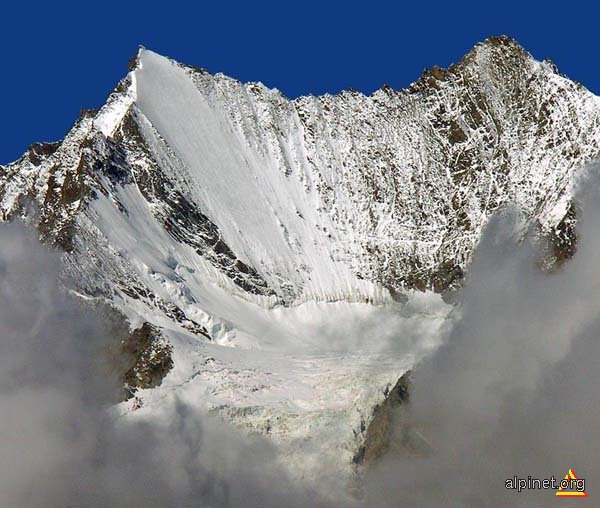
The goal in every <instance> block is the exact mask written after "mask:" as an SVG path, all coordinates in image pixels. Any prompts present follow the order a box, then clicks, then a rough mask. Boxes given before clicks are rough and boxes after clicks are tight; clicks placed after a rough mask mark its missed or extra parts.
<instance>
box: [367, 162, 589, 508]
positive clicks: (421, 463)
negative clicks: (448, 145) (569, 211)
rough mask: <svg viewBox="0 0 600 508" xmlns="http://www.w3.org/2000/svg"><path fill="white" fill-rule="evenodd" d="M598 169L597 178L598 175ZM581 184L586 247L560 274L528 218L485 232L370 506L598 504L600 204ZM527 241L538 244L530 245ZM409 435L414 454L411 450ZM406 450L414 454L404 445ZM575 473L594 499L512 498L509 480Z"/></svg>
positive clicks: (373, 474) (581, 241)
mask: <svg viewBox="0 0 600 508" xmlns="http://www.w3.org/2000/svg"><path fill="white" fill-rule="evenodd" d="M592 171H596V168H592ZM596 180H597V178H592V177H587V178H586V179H585V181H584V182H582V184H581V185H580V190H579V191H578V196H579V197H578V200H579V202H580V203H581V204H582V209H583V217H582V218H581V220H580V221H579V227H578V246H577V252H576V254H575V256H574V257H573V259H571V260H570V261H569V262H567V263H566V264H565V265H564V266H562V267H561V268H560V269H559V270H557V271H555V272H554V273H545V272H544V271H542V270H541V269H540V267H539V262H538V261H539V249H538V246H537V245H536V244H535V242H534V241H531V240H525V241H524V242H523V243H521V244H519V245H517V242H516V232H518V231H519V229H520V225H519V215H518V213H517V212H516V211H515V210H511V209H507V210H505V211H504V212H503V213H501V214H499V215H497V216H496V217H494V218H493V219H492V220H491V221H490V223H489V225H488V226H487V228H486V231H485V233H484V235H483V238H482V240H481V243H480V245H479V247H478V249H477V252H476V254H475V257H474V260H473V263H472V266H471V268H470V272H469V273H470V276H469V280H468V282H467V284H466V286H465V288H464V291H463V292H462V295H461V304H460V306H459V308H458V309H457V312H458V313H459V317H458V318H457V319H456V322H455V323H454V325H453V326H452V327H451V331H450V332H449V334H448V336H447V337H446V338H445V340H444V345H443V346H442V347H441V348H439V349H438V350H437V351H436V352H435V353H434V355H433V356H431V357H430V358H429V359H428V360H426V361H424V362H423V363H422V364H421V365H419V366H417V367H416V368H415V369H414V374H413V386H412V391H411V397H410V403H409V404H408V405H407V406H405V407H402V408H400V409H399V410H398V414H397V415H396V428H395V440H396V442H395V445H396V447H395V449H394V452H392V453H390V454H389V455H388V456H387V457H386V458H385V460H383V461H382V462H381V463H380V464H378V465H377V466H376V467H375V468H373V469H372V470H371V471H369V473H368V475H367V476H368V478H367V482H366V485H367V489H368V497H369V499H370V504H373V505H375V504H376V505H381V506H402V507H417V506H418V507H423V508H427V507H439V506H460V507H506V506H513V507H520V506H523V507H524V506H529V507H531V506H549V505H552V504H553V503H558V504H560V505H561V506H575V505H576V506H589V505H590V504H592V503H595V502H597V499H595V498H596V497H597V496H598V495H599V494H597V493H596V492H597V487H596V483H597V482H599V481H600V477H599V473H600V439H599V437H598V432H599V430H600V369H599V368H598V367H599V365H600V363H599V362H600V313H599V310H600V270H599V269H598V253H599V252H600V234H599V233H600V198H599V196H600V194H599V193H598V184H597V181H596ZM532 237H533V235H529V236H528V238H532ZM407 436H409V437H410V438H409V442H412V446H406V440H407ZM402 442H404V445H402ZM569 468H572V469H573V470H575V472H576V473H577V475H578V477H579V478H584V479H586V491H587V493H588V495H589V497H588V498H585V499H581V498H580V499H565V498H562V499H557V498H555V493H556V491H555V490H544V489H542V490H529V491H527V490H524V491H521V492H518V491H517V490H510V489H507V488H506V487H505V481H506V480H507V479H511V478H513V477H514V476H517V477H518V478H525V479H526V478H528V476H531V477H532V478H539V479H544V478H550V477H551V476H555V477H556V478H557V480H558V481H559V482H560V480H561V479H562V478H564V476H565V474H566V473H567V472H568V470H569Z"/></svg>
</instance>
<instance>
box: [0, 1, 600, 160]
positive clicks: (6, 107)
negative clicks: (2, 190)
mask: <svg viewBox="0 0 600 508" xmlns="http://www.w3.org/2000/svg"><path fill="white" fill-rule="evenodd" d="M123 4H124V5H123ZM188 4H189V5H186V3H183V2H177V1H174V0H169V1H167V0H165V1H163V2H161V3H157V2H149V1H145V2H141V1H127V0H123V2H122V3H121V5H120V3H119V2H113V1H110V0H108V1H103V2H77V3H65V2H44V3H41V2H40V3H32V2H25V1H23V2H21V3H19V4H8V5H7V3H6V2H5V3H4V4H3V6H2V7H1V8H0V9H1V13H0V19H2V21H3V23H2V24H1V25H0V39H1V43H2V44H1V46H0V48H1V49H0V52H1V55H2V70H3V71H2V77H1V79H0V83H1V85H0V86H1V87H2V93H1V94H0V101H1V109H0V111H1V112H2V122H1V123H0V130H1V132H0V140H1V141H0V163H6V162H9V161H11V160H13V159H15V158H17V157H18V156H19V155H20V154H21V153H22V152H23V151H24V150H25V149H26V148H27V146H28V145H29V144H30V143H31V142H33V141H51V140H57V139H61V138H62V137H63V136H64V134H65V133H66V131H67V130H68V128H69V127H70V125H71V124H72V123H73V122H74V120H75V119H76V118H77V116H78V113H79V110H80V108H93V107H99V106H100V105H102V103H103V102H104V99H105V98H106V96H107V95H108V93H109V92H110V91H111V89H112V88H113V87H114V86H115V85H116V83H117V82H118V80H119V79H120V78H121V77H122V76H123V75H124V74H125V73H126V69H127V61H128V59H129V57H130V56H131V55H132V54H133V53H134V52H135V51H136V48H137V46H138V45H139V44H142V45H144V46H146V47H148V48H149V49H153V50H154V51H157V52H159V53H162V54H165V55H168V56H172V57H174V58H176V59H178V60H180V61H183V62H185V63H189V64H195V65H198V66H200V67H203V68H206V69H208V70H210V71H213V72H217V71H221V72H225V73H227V74H229V75H231V76H234V77H236V78H238V79H241V80H243V81H248V80H252V81H262V82H263V83H265V84H267V85H269V86H272V87H276V88H279V89H280V90H281V91H283V92H284V93H285V94H286V95H288V96H290V97H295V96H298V95H302V94H307V93H313V94H320V93H324V92H337V91H339V90H342V89H345V88H348V87H353V88H355V89H358V90H361V91H363V92H366V93H369V92H371V91H373V90H374V89H376V88H378V87H379V86H381V85H382V84H384V83H387V84H389V85H391V86H393V87H395V88H401V87H404V86H406V85H408V84H409V83H411V82H412V81H414V80H415V79H416V78H417V77H418V75H419V74H420V73H421V71H422V70H423V69H424V68H425V67H431V66H432V65H434V64H437V65H440V66H447V65H449V64H451V63H453V62H455V61H457V60H459V59H460V58H461V57H462V55H463V54H464V53H466V52H467V51H468V50H469V49H470V48H471V47H472V46H473V45H474V44H475V43H476V42H478V41H481V40H483V39H484V38H486V37H487V36H490V35H500V34H507V35H511V36H513V37H515V38H516V39H517V40H518V41H519V42H520V43H521V44H522V45H523V46H524V47H525V48H526V49H527V50H529V51H530V52H531V53H532V54H533V55H534V56H535V57H536V58H538V59H544V58H547V57H550V58H551V59H552V60H553V61H554V62H555V63H556V64H557V65H558V67H559V69H560V70H561V72H563V73H564V74H566V75H568V76H569V77H571V78H572V79H575V80H577V81H580V82H582V83H583V84H584V85H586V86H587V87H588V88H590V89H591V90H592V91H595V92H596V93H599V92H600V66H599V58H598V55H599V53H600V52H599V51H598V49H599V44H598V40H597V36H596V35H595V33H596V30H597V25H598V21H597V20H598V16H597V13H596V12H595V9H594V8H592V7H589V6H586V5H585V4H582V3H577V2H569V3H562V2H561V4H560V7H552V4H551V3H549V2H547V3H541V2H540V3H539V5H535V4H534V3H532V2H525V1H520V2H514V1H503V2H477V3H475V2H472V3H469V2H462V3H460V2H444V3H442V2H440V3H439V5H438V4H436V3H432V2H419V1H418V0H416V1H415V0H413V1H412V2H409V4H410V5H406V4H405V3H404V2H401V1H396V2H375V1H373V0H371V1H370V2H364V1H363V2H350V1H346V2H327V1H325V0H321V1H320V2H314V1H312V0H305V1H302V2H293V1H292V2H284V1H279V2H260V1H259V0H254V1H252V0H247V1H245V2H223V1H220V2H217V1H214V0H213V1H212V2H198V1H197V2H193V3H192V2H188ZM192 5H193V6H192Z"/></svg>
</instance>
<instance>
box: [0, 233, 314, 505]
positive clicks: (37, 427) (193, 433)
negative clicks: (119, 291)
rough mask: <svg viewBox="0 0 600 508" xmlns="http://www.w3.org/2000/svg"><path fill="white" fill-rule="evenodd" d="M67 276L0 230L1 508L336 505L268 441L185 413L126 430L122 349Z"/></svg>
mask: <svg viewBox="0 0 600 508" xmlns="http://www.w3.org/2000/svg"><path fill="white" fill-rule="evenodd" d="M60 271H61V266H60V259H59V256H58V254H56V253H53V252H51V251H49V250H48V249H46V248H44V247H42V246H41V245H40V244H39V242H38V241H37V239H36V238H35V236H34V235H33V234H32V233H31V232H30V231H28V230H27V229H26V228H25V227H24V226H21V225H16V224H12V225H1V226H0V337H1V340H0V414H1V415H2V417H1V418H0V506H2V507H3V508H121V507H123V508H132V507H138V506H143V507H145V508H153V507H157V508H158V507H160V508H166V507H177V508H184V507H242V506H243V507H249V508H252V507H257V508H258V507H265V506H268V507H276V506H286V507H288V506H289V507H295V506H298V507H300V506H302V507H305V506H326V504H325V502H324V501H323V500H321V499H319V498H318V497H317V495H316V494H315V493H314V492H313V491H311V490H309V489H308V488H305V487H303V486H302V485H300V484H298V483H292V482H291V481H290V480H289V479H288V478H287V477H286V476H285V474H284V473H283V472H281V468H280V467H279V463H278V461H277V455H276V451H275V449H274V448H273V447H272V446H271V445H270V444H269V443H268V442H267V441H265V440H262V439H260V438H258V437H248V436H242V435H241V434H238V433H237V432H236V431H235V430H233V429H231V428H228V427H227V426H225V425H223V424H222V423H217V422H216V421H214V420H212V419H209V418H205V417H203V416H202V415H201V414H200V413H198V412H197V411H195V410H194V409H193V408H191V407H188V406H186V405H184V404H178V405H177V406H176V408H175V411H174V413H173V415H172V418H171V419H169V421H165V422H158V421H157V422H139V421H135V419H133V420H115V417H114V416H113V415H112V414H111V411H110V407H111V404H112V403H113V401H114V393H115V390H116V389H117V386H116V382H115V380H112V379H111V378H110V376H109V375H108V374H109V372H110V369H109V368H107V366H106V365H104V364H103V361H102V359H103V358H105V357H107V356H106V354H105V353H106V350H107V348H108V347H109V346H110V345H111V341H114V339H113V338H111V336H110V329H109V327H108V326H107V325H106V324H105V323H104V322H102V321H101V320H100V319H99V318H98V313H93V312H92V311H91V309H87V308H84V307H82V306H81V305H80V304H79V303H78V302H77V301H75V300H74V299H71V298H70V297H69V296H68V295H67V294H65V292H63V291H62V290H61V289H60V287H59V283H58V274H59V272H60ZM113 345H114V344H113Z"/></svg>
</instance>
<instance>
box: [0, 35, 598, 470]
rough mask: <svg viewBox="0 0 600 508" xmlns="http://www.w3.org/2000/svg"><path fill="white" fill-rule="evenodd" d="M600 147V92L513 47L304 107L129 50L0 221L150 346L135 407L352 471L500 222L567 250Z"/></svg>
mask: <svg viewBox="0 0 600 508" xmlns="http://www.w3.org/2000/svg"><path fill="white" fill-rule="evenodd" d="M599 150H600V99H599V98H598V97H596V96H594V95H593V94H591V93H590V92H589V91H587V90H586V89H584V88H583V87H582V86H581V85H579V84H576V83H574V82H572V81H570V80H569V79H567V78H565V77H563V76H561V75H560V74H558V72H557V69H556V68H555V66H554V65H553V64H551V63H550V62H542V63H541V62H538V61H536V60H534V59H533V58H532V57H531V55H530V54H529V53H527V52H526V51H525V50H524V49H523V48H521V47H520V46H519V45H518V44H517V43H516V42H515V41H514V40H512V39H509V38H507V37H494V38H490V39H487V40H486V41H484V42H482V43H480V44H478V45H477V46H475V47H474V48H473V49H472V50H471V51H470V52H469V53H468V54H467V55H466V56H465V57H464V58H463V60H462V61H461V62H459V63H458V64H456V65H453V66H451V67H450V68H448V69H441V68H438V67H434V68H433V69H431V70H428V71H426V72H424V73H423V75H422V76H421V77H420V78H419V79H418V80H417V81H416V82H415V83H413V84H412V85H411V86H410V87H408V88H407V89H405V90H393V89H391V88H389V87H383V88H381V89H380V90H378V91H376V92H374V93H373V94H372V95H370V96H366V95H363V94H361V93H359V92H356V91H347V92H342V93H340V94H338V95H323V96H319V97H314V96H308V97H300V98H298V99H295V100H289V99H287V98H286V97H284V96H283V95H282V94H281V93H280V92H279V91H277V90H272V89H268V88H266V87H265V86H264V85H262V84H260V83H246V84H245V83H240V82H238V81H236V80H234V79H232V78H229V77H227V76H224V75H221V74H216V75H212V74H210V73H208V72H206V71H204V70H200V69H198V68H195V67H190V66H186V65H183V64H180V63H177V62H175V61H173V60H170V59H168V58H165V57H162V56H160V55H157V54H156V53H153V52H152V51H149V50H146V49H144V48H141V49H140V51H139V53H138V54H137V55H136V57H135V58H134V59H132V61H131V63H130V72H129V73H128V74H127V76H126V77H125V78H124V79H123V80H122V81H121V83H119V85H118V86H117V88H116V89H115V90H114V91H113V93H112V94H111V95H110V97H109V98H108V101H107V102H106V104H105V105H104V106H103V107H102V108H101V109H100V110H99V111H85V112H83V113H82V115H81V117H80V118H79V119H78V120H77V122H76V123H75V125H74V126H73V128H72V129H71V130H70V132H69V133H68V134H67V136H66V137H65V139H64V140H63V141H62V142H60V143H36V144H33V145H32V146H31V147H30V149H29V150H28V152H27V153H25V154H24V155H23V156H22V157H21V158H20V159H19V160H18V161H16V162H14V163H12V164H9V165H7V166H5V167H0V218H1V219H2V220H5V221H7V220H11V219H13V218H15V217H22V218H24V219H25V220H27V221H29V222H32V223H34V224H35V226H36V227H37V228H38V230H39V232H40V235H41V236H42V238H43V239H44V240H45V241H46V242H48V243H50V244H54V245H56V246H58V247H60V248H61V249H62V250H64V260H65V266H66V268H65V271H66V273H67V274H68V275H69V280H70V281H71V282H70V284H72V285H73V284H74V285H75V286H74V287H72V289H73V290H74V291H75V292H77V293H78V294H79V295H80V296H81V297H82V298H85V299H86V300H88V301H98V302H103V303H108V304H109V305H110V306H111V307H113V308H114V309H115V310H116V311H118V312H119V313H120V314H122V315H123V316H125V317H126V319H127V320H128V322H129V323H130V326H131V329H132V336H134V337H137V339H136V340H137V342H136V343H138V345H139V344H143V345H144V347H145V348H146V349H145V351H144V352H143V354H139V355H138V360H139V361H140V362H141V364H140V365H138V368H137V371H135V370H134V371H133V374H131V373H130V374H131V375H130V376H129V378H128V383H129V385H130V386H129V389H130V392H131V393H132V394H133V393H135V397H134V398H133V399H130V400H129V401H128V402H124V403H123V404H122V408H123V411H124V412H130V411H133V410H134V409H135V410H136V411H135V412H136V413H138V412H139V413H140V414H142V413H147V414H148V416H149V417H150V416H151V415H152V414H154V413H155V412H157V411H158V410H159V408H164V407H165V405H166V404H167V403H168V402H167V401H169V400H173V399H174V398H175V397H184V398H185V397H187V398H189V399H190V400H193V401H195V403H196V404H200V405H203V406H205V407H206V408H207V410H208V411H210V412H215V413H218V414H219V415H221V416H223V417H226V418H228V419H232V420H234V421H235V422H237V423H239V424H241V425H243V426H246V427H249V428H251V429H255V430H259V431H261V432H264V433H267V434H271V435H273V436H274V439H276V440H278V441H279V442H281V443H283V444H285V446H288V447H289V449H290V450H291V451H290V457H295V456H296V455H297V454H298V453H302V454H303V455H304V456H305V457H313V459H314V460H315V461H317V460H325V459H322V457H323V456H324V455H323V454H326V453H327V451H328V450H329V452H330V455H329V456H328V457H329V458H328V459H327V460H331V461H332V462H335V461H338V462H339V461H340V460H341V461H342V462H344V463H348V464H349V463H350V462H351V461H352V459H353V458H354V459H356V457H357V456H360V453H359V451H360V450H361V446H363V443H364V442H365V435H366V433H367V429H368V426H369V424H370V423H371V422H372V420H373V415H374V414H376V413H377V412H374V411H373V408H374V407H376V406H377V405H378V404H380V403H381V402H382V401H383V400H384V399H385V398H386V397H387V396H388V394H389V393H390V390H391V389H392V388H393V387H395V386H397V381H398V379H399V378H400V377H401V376H402V375H403V374H404V373H405V372H406V371H407V370H408V369H410V367H411V366H412V365H413V363H414V362H415V361H416V360H417V359H418V358H419V357H420V355H422V354H426V352H427V351H429V350H430V349H431V347H434V346H435V344H436V341H437V340H438V338H439V334H440V328H441V327H442V325H443V322H444V319H445V316H446V315H447V313H448V311H449V309H450V308H451V307H450V305H449V304H448V303H445V302H447V301H450V296H451V293H452V291H454V290H455V289H457V288H459V287H460V285H461V283H462V281H463V278H464V275H465V274H466V273H467V271H468V267H469V262H470V259H471V255H472V253H473V249H474V248H475V246H476V245H477V242H478V240H479V237H480V234H481V231H482V228H483V227H484V225H485V224H486V222H487V220H488V218H489V217H490V216H491V214H492V213H494V211H496V210H498V209H499V208H501V207H503V206H505V205H507V204H509V203H510V204H512V205H514V206H515V207H516V208H517V209H518V210H519V211H520V213H521V216H522V219H523V220H522V225H523V229H522V233H523V234H525V232H530V231H534V232H535V234H537V235H539V237H540V238H541V239H543V240H544V241H545V242H546V243H547V245H548V249H547V251H548V256H547V259H546V260H545V262H546V264H547V266H548V267H550V268H553V267H556V266H559V265H560V263H562V262H564V261H565V260H567V259H568V258H569V257H570V256H572V254H573V252H574V250H575V249H576V237H575V234H574V223H575V222H576V220H577V206H576V203H574V202H573V197H572V187H573V184H574V181H575V179H576V177H577V174H578V170H580V168H582V166H583V165H584V164H585V163H586V162H587V161H589V160H591V159H592V158H594V157H596V155H597V154H598V152H599ZM31 205H34V206H31ZM33 209H35V210H36V211H35V213H34V212H33V211H32V210H33ZM384 323H385V326H382V324H384ZM390 323H391V324H393V325H394V326H393V327H391V326H388V325H389V324H390ZM136 334H137V335H136ZM165 356H169V357H170V358H169V360H168V361H166V360H165ZM157 358H159V359H160V362H159V365H158V364H157V361H156V359H157ZM153 362H154V363H153ZM157 365H158V367H157ZM142 372H145V373H146V375H142V374H141V373H142ZM148 372H150V374H148ZM157 373H158V374H157ZM163 376H166V377H164V379H162V378H163ZM144 379H152V382H151V383H148V382H144ZM324 443H326V445H324ZM339 450H343V452H342V453H341V455H340V452H339ZM363 451H364V449H363ZM357 454H358V455H357ZM340 457H341V459H340ZM290 460H291V461H292V460H293V459H292V458H290ZM310 463H311V462H310V460H307V461H306V464H307V465H306V468H309V467H310ZM303 467H304V466H303Z"/></svg>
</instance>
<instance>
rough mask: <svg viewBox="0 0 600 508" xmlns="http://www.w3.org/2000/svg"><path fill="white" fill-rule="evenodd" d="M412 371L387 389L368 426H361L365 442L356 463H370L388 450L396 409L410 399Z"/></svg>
mask: <svg viewBox="0 0 600 508" xmlns="http://www.w3.org/2000/svg"><path fill="white" fill-rule="evenodd" d="M409 389H410V372H407V373H406V374H404V375H403V376H402V377H401V378H400V379H399V380H398V382H397V383H396V384H395V385H394V387H393V388H392V389H391V390H389V391H386V393H385V399H384V400H383V401H382V402H381V403H380V404H377V406H375V408H374V409H373V416H372V418H371V421H370V422H369V425H368V427H367V426H365V425H362V426H361V431H362V433H363V434H364V444H363V445H362V446H361V447H360V448H359V449H358V452H357V453H356V455H355V456H354V458H353V462H354V463H355V464H370V463H373V462H375V461H376V460H377V459H379V458H381V457H382V456H383V455H384V454H385V452H386V451H387V450H388V448H389V445H390V439H391V437H392V428H393V417H394V411H395V410H397V409H398V408H399V407H400V406H402V405H403V404H406V403H407V402H408V400H409Z"/></svg>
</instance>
